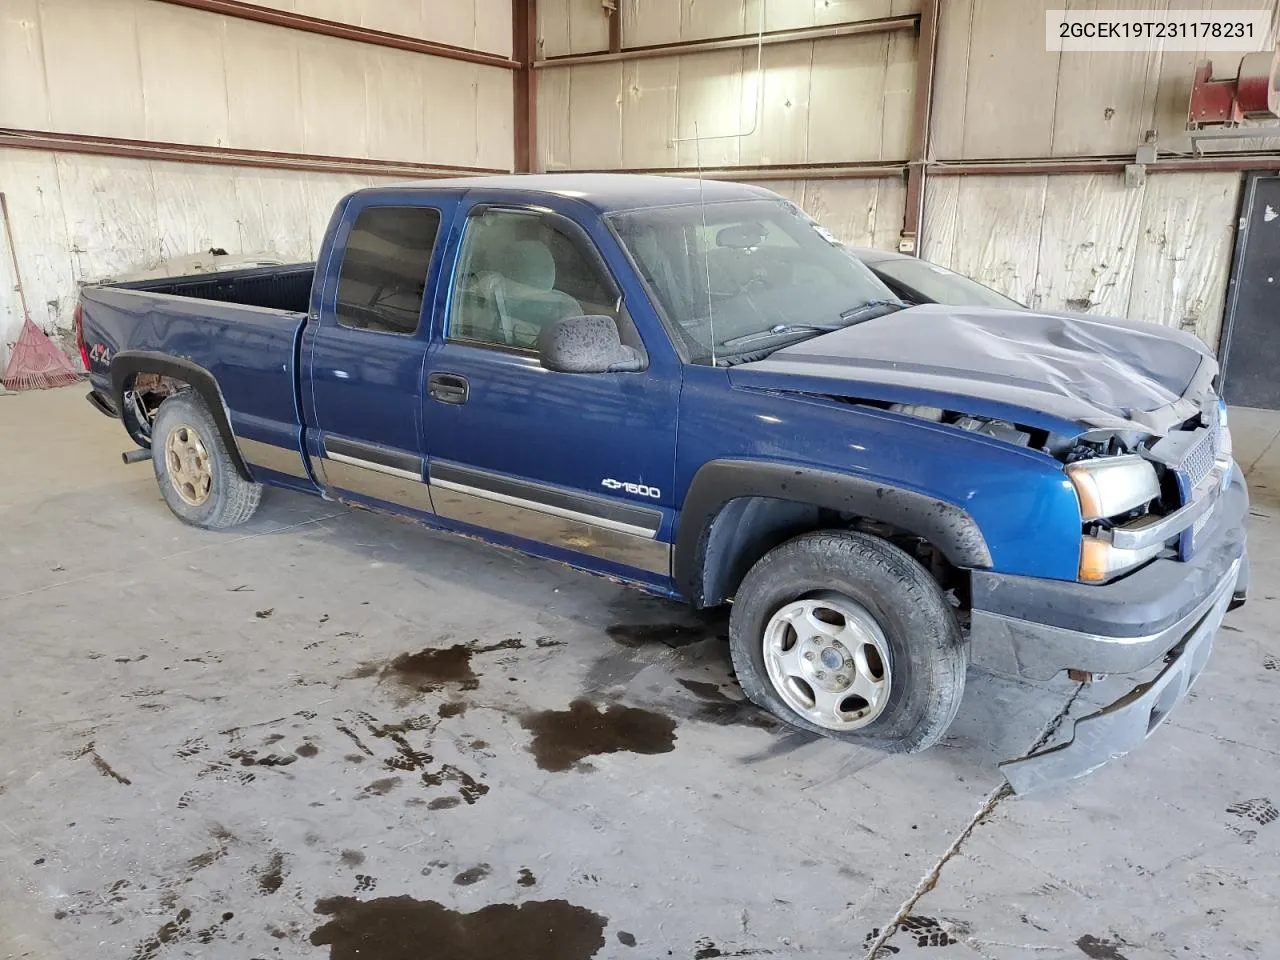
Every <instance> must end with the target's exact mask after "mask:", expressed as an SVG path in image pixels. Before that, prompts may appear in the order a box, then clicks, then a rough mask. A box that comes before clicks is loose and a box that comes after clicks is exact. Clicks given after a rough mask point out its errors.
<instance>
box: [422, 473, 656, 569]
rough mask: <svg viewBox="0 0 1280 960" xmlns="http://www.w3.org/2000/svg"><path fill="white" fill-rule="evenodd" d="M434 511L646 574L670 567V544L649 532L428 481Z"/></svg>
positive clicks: (462, 521) (446, 516)
mask: <svg viewBox="0 0 1280 960" xmlns="http://www.w3.org/2000/svg"><path fill="white" fill-rule="evenodd" d="M431 497H432V500H433V501H434V502H435V506H436V512H437V513H438V514H439V515H440V516H442V517H444V518H446V519H448V520H457V521H458V522H460V523H469V524H471V525H472V526H476V527H484V528H486V529H489V530H496V531H498V532H499V533H506V534H509V535H511V536H515V537H524V538H525V539H526V540H537V541H538V542H539V543H545V544H547V545H548V546H553V547H561V548H563V549H565V550H573V551H575V552H576V553H585V554H587V555H588V556H592V557H598V558H599V559H601V560H612V561H613V562H614V563H622V564H626V565H627V566H629V567H635V568H637V569H639V570H647V571H648V572H649V573H658V574H662V575H664V576H665V575H667V574H669V573H670V572H671V547H670V545H669V544H665V543H661V542H659V541H657V540H655V539H653V538H652V537H640V536H636V535H634V534H630V533H622V532H620V531H616V530H609V529H607V528H605V527H600V526H597V525H595V524H593V523H586V522H583V521H581V520H572V519H569V518H567V517H556V516H552V515H551V514H549V513H542V512H541V511H539V510H535V509H533V508H531V507H521V506H516V505H514V504H509V503H499V502H498V501H496V500H489V499H487V498H485V497H479V496H474V495H472V494H468V493H461V492H459V491H456V490H446V489H445V488H443V487H440V486H433V487H432V490H431Z"/></svg>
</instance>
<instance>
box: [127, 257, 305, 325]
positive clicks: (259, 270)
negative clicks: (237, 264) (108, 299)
mask: <svg viewBox="0 0 1280 960" xmlns="http://www.w3.org/2000/svg"><path fill="white" fill-rule="evenodd" d="M315 272H316V265H315V264H314V263H291V264H287V265H285V266H278V267H277V266H270V267H250V268H248V269H245V270H226V271H221V272H218V273H196V274H191V275H189V276H185V277H161V278H159V279H155V280H136V281H133V282H129V283H117V284H111V286H113V287H115V288H116V289H120V290H140V291H144V292H146V293H159V294H167V295H169V296H175V297H190V298H193V299H197V300H214V301H217V302H220V303H235V304H240V305H242V306H246V307H261V308H263V309H265V310H287V311H289V312H291V313H306V311H307V308H308V306H309V302H310V299H311V281H312V279H313V278H314V276H315Z"/></svg>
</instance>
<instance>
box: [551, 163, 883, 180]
mask: <svg viewBox="0 0 1280 960" xmlns="http://www.w3.org/2000/svg"><path fill="white" fill-rule="evenodd" d="M905 171H906V165H905V164H903V163H898V162H894V161H887V162H874V163H774V164H764V165H762V166H755V167H717V168H714V169H710V170H707V169H704V170H702V171H701V176H702V178H703V179H705V180H859V179H861V180H898V179H901V178H902V175H903V173H904V172H905ZM566 172H568V171H566ZM573 172H574V173H640V174H656V175H659V176H671V177H696V176H698V175H699V171H698V170H697V169H695V168H693V167H639V168H635V167H633V168H628V169H625V170H624V169H611V170H574V171H573Z"/></svg>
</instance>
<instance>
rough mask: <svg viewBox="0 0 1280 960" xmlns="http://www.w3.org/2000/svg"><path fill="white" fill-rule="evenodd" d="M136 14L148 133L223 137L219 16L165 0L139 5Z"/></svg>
mask: <svg viewBox="0 0 1280 960" xmlns="http://www.w3.org/2000/svg"><path fill="white" fill-rule="evenodd" d="M137 17H138V21H137V23H138V59H139V63H140V66H141V70H142V101H143V107H144V110H145V112H146V137H147V139H149V140H171V141H175V142H177V143H206V144H225V143H227V142H228V121H227V76H226V72H225V63H224V60H223V51H222V32H223V25H224V21H223V18H221V17H218V18H209V17H193V16H191V11H190V10H187V9H184V8H182V7H174V6H170V5H169V4H167V3H151V4H147V5H146V6H144V7H138V8H137Z"/></svg>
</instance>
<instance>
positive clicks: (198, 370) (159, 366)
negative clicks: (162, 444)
mask: <svg viewBox="0 0 1280 960" xmlns="http://www.w3.org/2000/svg"><path fill="white" fill-rule="evenodd" d="M142 373H152V374H159V375H160V376H165V377H173V378H174V379H175V380H181V381H183V382H184V383H188V384H190V385H191V389H192V390H194V391H195V392H196V393H197V394H199V396H200V399H202V400H203V401H204V402H205V406H207V407H208V408H209V413H210V414H211V415H212V416H213V422H214V423H215V424H217V427H218V432H219V433H220V434H222V443H223V445H224V446H225V447H226V448H227V454H228V455H229V456H230V457H231V462H232V463H234V464H235V466H236V472H237V473H238V474H240V476H241V477H242V478H243V479H245V480H252V479H253V477H252V476H251V475H250V473H249V468H248V466H247V465H246V464H245V462H244V457H242V456H241V455H240V447H239V445H238V444H237V443H236V435H235V432H234V431H233V430H232V429H231V417H230V415H229V414H228V412H227V403H226V401H225V400H224V399H223V397H222V388H221V387H219V386H218V381H217V379H216V378H215V377H214V375H213V374H212V373H210V372H209V371H208V370H206V369H205V368H204V367H202V366H200V365H199V364H198V363H195V362H193V361H191V360H184V359H181V358H179V357H173V356H170V355H169V354H167V353H152V352H150V351H146V350H128V351H124V352H122V353H117V354H116V355H115V356H114V357H112V358H111V395H112V399H113V400H114V401H115V405H116V409H117V410H119V411H120V420H121V422H122V423H124V426H125V429H126V430H129V435H130V436H132V437H133V439H134V440H136V441H138V443H139V445H140V446H147V447H149V446H150V443H148V442H144V440H143V438H140V437H138V436H136V435H135V434H134V432H133V431H132V430H130V429H129V423H128V421H127V420H126V419H125V418H126V415H127V411H128V407H127V406H126V405H125V402H124V393H125V389H126V388H127V387H128V386H129V383H130V381H131V380H132V379H133V378H134V377H136V376H137V375H138V374H142Z"/></svg>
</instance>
